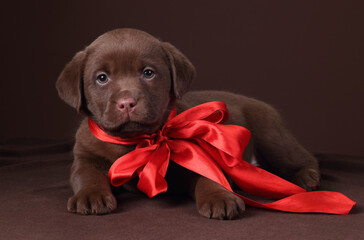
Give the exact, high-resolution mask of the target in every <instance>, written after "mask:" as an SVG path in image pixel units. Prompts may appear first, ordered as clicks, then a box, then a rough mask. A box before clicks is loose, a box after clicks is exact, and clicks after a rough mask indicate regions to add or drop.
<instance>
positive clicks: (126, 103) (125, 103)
mask: <svg viewBox="0 0 364 240" xmlns="http://www.w3.org/2000/svg"><path fill="white" fill-rule="evenodd" d="M116 104H117V106H118V108H119V110H120V111H126V112H131V111H133V110H134V108H135V106H136V104H137V102H136V100H135V99H134V98H120V99H119V100H118V101H117V102H116Z"/></svg>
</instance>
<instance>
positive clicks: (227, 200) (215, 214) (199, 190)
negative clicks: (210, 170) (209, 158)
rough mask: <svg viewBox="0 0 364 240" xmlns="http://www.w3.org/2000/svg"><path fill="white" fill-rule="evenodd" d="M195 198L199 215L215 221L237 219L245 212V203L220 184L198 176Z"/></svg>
mask: <svg viewBox="0 0 364 240" xmlns="http://www.w3.org/2000/svg"><path fill="white" fill-rule="evenodd" d="M194 197H195V200H196V205H197V208H198V211H199V213H200V214H201V215H202V216H204V217H207V218H213V219H220V220H222V219H224V220H226V219H235V218H237V217H239V216H240V215H241V214H242V213H243V212H244V211H245V204H244V201H243V200H242V199H241V198H239V197H238V196H236V195H235V194H233V193H232V192H230V191H228V190H227V189H225V188H224V187H222V186H221V185H219V184H218V183H216V182H214V181H212V180H210V179H207V178H205V177H203V176H198V177H197V179H196V185H195V189H194Z"/></svg>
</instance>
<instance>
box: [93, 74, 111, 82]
mask: <svg viewBox="0 0 364 240" xmlns="http://www.w3.org/2000/svg"><path fill="white" fill-rule="evenodd" d="M96 81H97V83H98V84H100V85H105V84H106V83H107V82H108V81H109V78H108V77H107V75H106V74H105V73H102V74H99V75H98V76H97V80H96Z"/></svg>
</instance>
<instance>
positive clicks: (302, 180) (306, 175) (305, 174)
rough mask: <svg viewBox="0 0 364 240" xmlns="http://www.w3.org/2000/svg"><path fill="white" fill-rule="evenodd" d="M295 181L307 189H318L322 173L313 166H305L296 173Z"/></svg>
mask: <svg viewBox="0 0 364 240" xmlns="http://www.w3.org/2000/svg"><path fill="white" fill-rule="evenodd" d="M293 182H294V183H295V184H297V185H298V186H300V187H302V188H304V189H306V190H307V191H312V190H316V189H317V188H318V187H319V186H320V173H319V172H318V171H317V170H315V169H312V168H303V169H301V170H300V171H298V172H297V173H296V174H295V176H294V178H293Z"/></svg>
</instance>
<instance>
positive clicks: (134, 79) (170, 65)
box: [57, 29, 195, 137]
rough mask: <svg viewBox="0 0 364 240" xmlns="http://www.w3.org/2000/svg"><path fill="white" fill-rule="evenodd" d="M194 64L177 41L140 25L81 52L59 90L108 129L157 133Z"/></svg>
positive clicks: (128, 133) (60, 81)
mask: <svg viewBox="0 0 364 240" xmlns="http://www.w3.org/2000/svg"><path fill="white" fill-rule="evenodd" d="M194 75H195V69H194V67H193V65H192V64H191V62H190V61H189V60H188V59H187V58H186V57H185V56H184V55H183V54H182V53H181V52H180V51H178V50H177V49H176V48H175V47H174V46H172V45H171V44H169V43H165V42H161V41H159V40H158V39H156V38H154V37H152V36H151V35H149V34H147V33H145V32H142V31H139V30H135V29H117V30H113V31H110V32H107V33H105V34H103V35H101V36H100V37H98V38H97V39H96V40H95V41H94V42H92V43H91V44H90V45H89V46H88V47H86V49H85V50H83V51H80V52H78V53H77V54H76V55H75V56H74V57H73V59H72V60H71V62H70V63H68V64H67V65H66V67H65V68H64V70H63V71H62V73H61V74H60V76H59V78H58V80H57V89H58V93H59V96H60V97H61V99H63V100H64V101H65V102H66V103H68V104H69V105H70V106H72V107H74V108H76V109H77V110H78V111H83V112H85V113H87V114H88V115H89V117H91V118H92V119H93V120H94V121H95V122H96V123H98V124H99V125H100V126H101V127H102V128H103V129H104V130H105V131H106V132H108V133H109V134H112V135H116V136H121V137H131V136H135V135H139V134H144V133H153V132H155V131H156V130H158V129H159V128H160V127H161V126H162V125H163V123H164V121H165V120H166V118H167V116H168V114H169V111H170V108H171V106H172V105H173V103H174V100H175V99H176V98H181V97H182V96H183V94H184V93H185V92H186V91H188V89H189V86H190V84H191V82H192V80H193V78H194Z"/></svg>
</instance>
